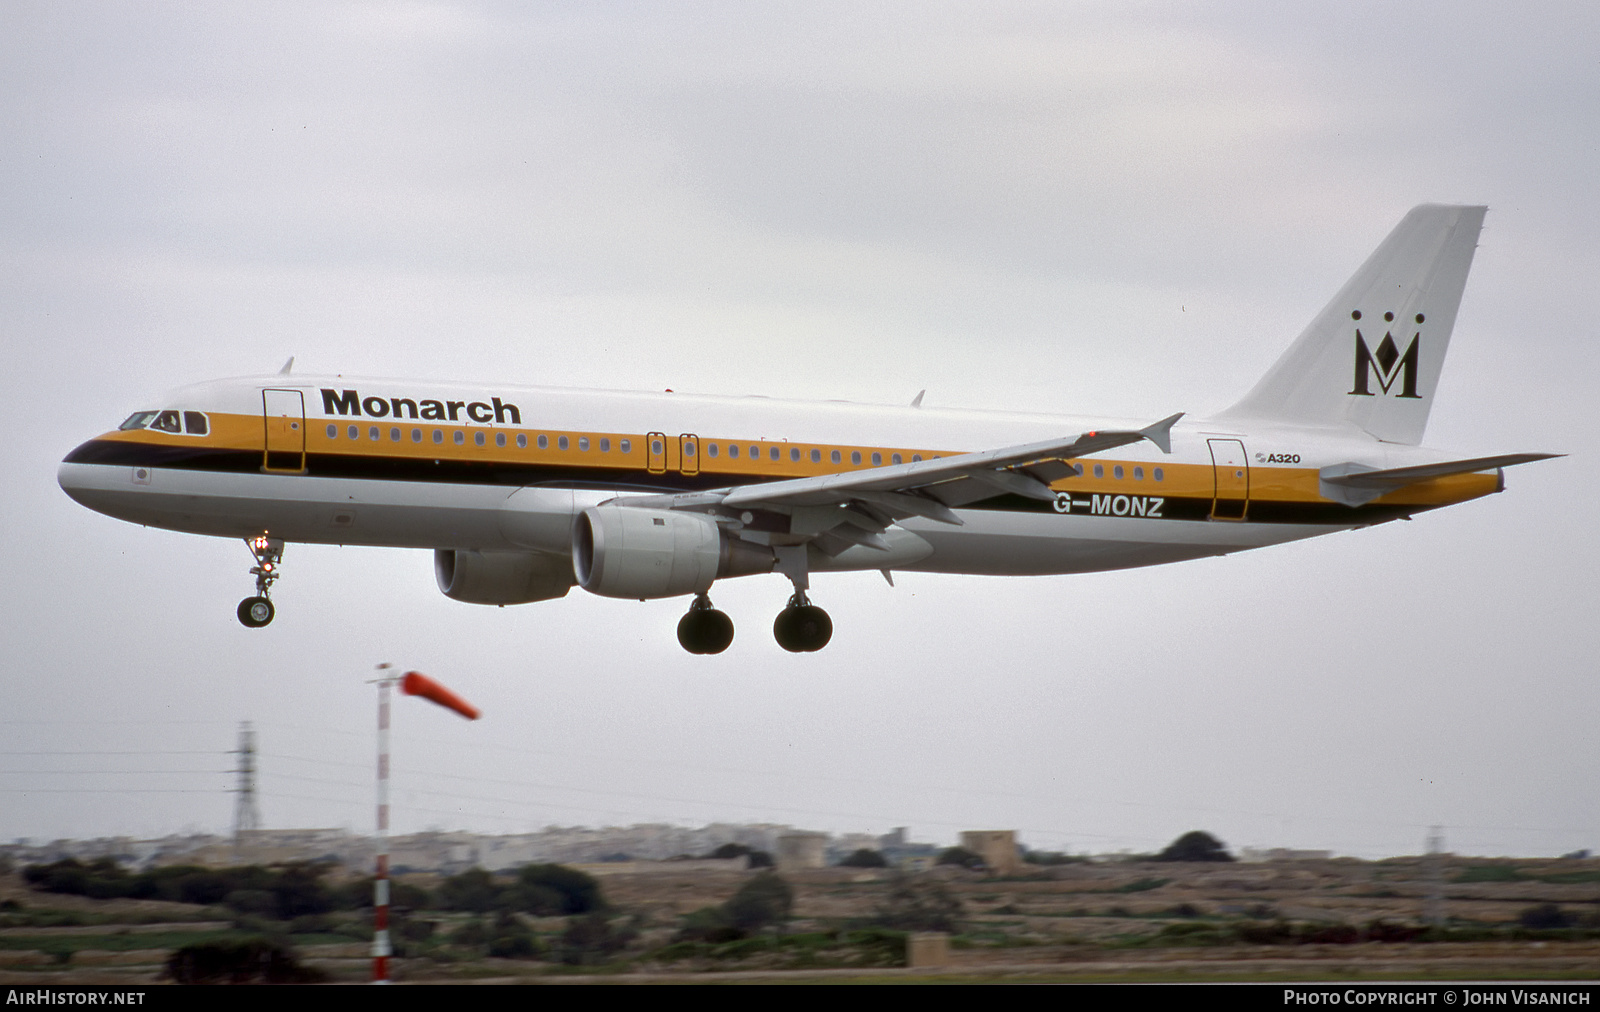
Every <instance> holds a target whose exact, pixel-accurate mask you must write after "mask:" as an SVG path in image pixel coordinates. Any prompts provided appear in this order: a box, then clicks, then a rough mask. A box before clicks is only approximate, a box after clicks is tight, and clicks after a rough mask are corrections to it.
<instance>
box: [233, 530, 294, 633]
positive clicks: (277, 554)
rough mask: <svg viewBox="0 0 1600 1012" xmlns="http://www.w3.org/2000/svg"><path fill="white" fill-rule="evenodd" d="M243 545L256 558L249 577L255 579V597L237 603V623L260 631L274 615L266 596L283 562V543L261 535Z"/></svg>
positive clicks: (270, 602) (274, 612)
mask: <svg viewBox="0 0 1600 1012" xmlns="http://www.w3.org/2000/svg"><path fill="white" fill-rule="evenodd" d="M245 545H246V546H247V547H249V549H250V554H251V555H254V556H255V557H256V564H255V565H254V566H253V567H251V569H250V575H251V576H254V577H255V578H256V596H255V597H247V598H245V599H244V600H243V601H240V602H239V621H240V622H241V623H242V624H243V625H244V626H245V627H246V628H248V629H260V628H261V627H262V626H264V625H266V624H267V623H268V622H271V621H272V616H273V615H274V614H276V609H274V608H273V607H272V601H271V599H270V598H269V597H268V595H269V594H271V592H272V581H274V580H276V579H277V578H278V566H279V565H281V564H282V562H283V542H282V541H280V540H278V539H277V538H269V537H267V536H266V535H265V534H261V535H258V536H256V537H253V538H251V539H250V540H248V541H246V542H245Z"/></svg>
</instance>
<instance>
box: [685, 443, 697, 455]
mask: <svg viewBox="0 0 1600 1012" xmlns="http://www.w3.org/2000/svg"><path fill="white" fill-rule="evenodd" d="M683 455H684V456H685V457H692V456H694V444H693V443H684V444H683Z"/></svg>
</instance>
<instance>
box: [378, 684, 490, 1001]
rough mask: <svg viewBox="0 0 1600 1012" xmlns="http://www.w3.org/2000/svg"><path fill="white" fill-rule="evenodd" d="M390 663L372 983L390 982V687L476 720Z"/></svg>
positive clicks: (381, 727)
mask: <svg viewBox="0 0 1600 1012" xmlns="http://www.w3.org/2000/svg"><path fill="white" fill-rule="evenodd" d="M392 667H393V665H391V664H389V663H388V662H384V663H383V664H380V665H378V677H377V678H376V679H374V681H376V682H377V683H378V832H377V837H376V841H375V842H376V844H377V849H378V870H377V874H375V875H374V876H373V878H372V982H373V983H374V984H387V983H389V956H390V955H391V954H392V953H393V952H394V948H393V947H392V946H391V945H390V944H389V690H390V689H391V688H393V687H394V686H396V685H398V686H400V691H401V692H403V693H405V694H406V695H408V696H421V697H422V698H423V699H427V700H431V701H433V702H435V703H438V704H439V705H440V706H443V707H445V708H447V709H451V710H454V711H455V712H457V713H459V714H461V716H463V717H465V718H467V719H468V720H477V719H478V710H477V708H476V707H474V706H472V705H471V704H470V703H468V702H467V701H466V700H464V699H462V698H461V697H460V696H458V695H456V694H455V693H453V692H451V691H450V690H449V689H447V688H445V687H444V686H442V685H440V684H439V683H438V682H436V681H434V680H433V679H431V678H429V677H428V676H427V675H424V674H421V673H420V672H416V671H407V672H406V673H405V674H404V675H391V674H389V670H390V668H392Z"/></svg>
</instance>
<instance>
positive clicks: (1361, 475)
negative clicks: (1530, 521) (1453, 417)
mask: <svg viewBox="0 0 1600 1012" xmlns="http://www.w3.org/2000/svg"><path fill="white" fill-rule="evenodd" d="M1561 456H1565V454H1560V453H1506V454H1501V455H1500V456H1498V457H1473V458H1472V459H1470V460H1446V461H1441V462H1439V463H1437V464H1416V465H1413V466H1411V467H1389V468H1382V469H1379V468H1375V467H1368V466H1367V465H1365V464H1355V463H1350V464H1330V465H1329V466H1327V467H1325V468H1323V469H1322V470H1321V471H1319V472H1318V473H1317V474H1318V477H1319V478H1320V479H1321V480H1320V482H1319V484H1320V486H1321V489H1320V490H1321V493H1322V496H1323V498H1325V499H1332V500H1334V501H1335V502H1342V503H1344V504H1345V505H1346V506H1363V505H1365V504H1367V503H1369V502H1371V501H1372V500H1374V499H1376V498H1378V497H1379V496H1381V495H1385V494H1387V493H1389V492H1393V491H1394V490H1395V489H1399V488H1404V487H1406V486H1407V485H1412V484H1415V483H1416V482H1419V481H1427V480H1428V479H1430V478H1444V477H1447V476H1449V475H1452V474H1472V473H1474V472H1477V471H1487V470H1489V469H1491V468H1496V467H1510V466H1511V465H1513V464H1528V463H1532V462H1533V461H1535V460H1549V459H1551V458H1552V457H1561Z"/></svg>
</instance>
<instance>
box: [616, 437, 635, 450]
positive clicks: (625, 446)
mask: <svg viewBox="0 0 1600 1012" xmlns="http://www.w3.org/2000/svg"><path fill="white" fill-rule="evenodd" d="M617 448H618V449H620V450H621V451H622V452H623V453H632V452H633V440H631V439H624V440H623V441H622V442H620V443H618V444H617Z"/></svg>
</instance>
